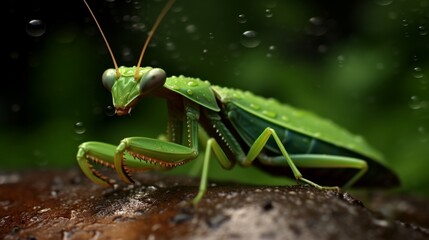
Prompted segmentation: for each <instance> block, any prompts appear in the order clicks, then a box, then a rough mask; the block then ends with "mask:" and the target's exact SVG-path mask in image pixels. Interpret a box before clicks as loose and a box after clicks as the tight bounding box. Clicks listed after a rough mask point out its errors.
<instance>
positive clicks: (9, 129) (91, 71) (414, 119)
mask: <svg viewBox="0 0 429 240" xmlns="http://www.w3.org/2000/svg"><path fill="white" fill-rule="evenodd" d="M165 2H166V1H165V0H138V1H137V0H136V1H131V0H125V1H120V0H116V1H115V0H96V1H94V0H88V3H89V4H90V6H91V8H92V10H93V11H94V13H95V15H96V16H97V18H98V21H99V22H100V24H101V26H102V28H103V30H104V32H105V34H106V36H107V38H108V40H109V43H110V45H111V47H112V49H113V52H114V54H115V57H116V60H117V61H118V64H119V65H125V66H133V65H136V63H137V60H138V56H139V54H140V51H141V48H142V46H143V43H144V41H145V39H146V35H147V32H148V31H149V29H150V28H151V27H152V25H153V23H154V21H155V19H156V17H157V16H158V14H159V13H160V11H161V9H162V8H163V6H164V4H165ZM6 8H7V9H4V10H3V17H4V19H3V28H6V29H5V30H4V31H3V34H2V40H3V42H5V43H3V44H2V48H3V51H2V58H3V60H2V69H3V71H2V77H1V84H2V86H1V88H0V89H1V94H0V153H1V154H0V169H1V170H19V169H26V170H30V169H37V168H43V169H45V168H70V167H76V166H77V163H76V160H75V154H76V150H77V146H78V145H79V144H80V143H81V142H84V141H89V140H98V141H105V142H110V143H114V144H116V143H118V142H119V141H120V140H121V139H122V138H124V137H128V136H136V135H140V136H146V137H157V136H158V135H159V134H161V133H164V131H165V126H166V107H165V102H164V101H162V100H160V99H145V100H144V101H141V103H140V104H139V105H138V106H137V107H136V109H135V110H134V111H133V112H132V115H131V116H130V117H121V118H119V117H116V116H112V114H113V111H112V107H111V104H112V103H111V96H110V93H109V92H107V91H106V90H105V89H104V87H103V86H102V84H101V74H102V73H103V71H104V70H105V69H106V68H111V67H113V64H112V60H111V58H110V55H109V53H108V51H107V48H106V47H105V44H104V42H103V40H102V38H101V35H100V33H99V32H98V29H97V28H96V25H95V23H94V22H93V20H92V19H91V18H90V14H89V12H88V10H87V9H86V7H85V5H84V3H83V2H82V1H70V0H68V1H67V0H66V1H54V2H52V1H29V0H21V1H19V0H18V1H8V3H7V4H6ZM143 65H150V66H156V67H161V68H163V69H164V70H165V71H166V72H167V74H168V75H179V74H183V75H187V76H192V77H199V78H201V79H204V80H209V81H210V82H211V83H212V84H216V85H220V86H228V87H234V88H239V89H245V90H249V91H251V92H253V93H255V94H258V95H261V96H264V97H273V98H276V99H278V100H280V101H282V102H285V103H288V104H290V105H293V106H295V107H297V108H301V109H306V110H309V111H311V112H314V113H316V114H318V115H321V116H323V117H326V118H329V119H332V120H333V121H334V122H337V123H338V124H340V125H342V126H344V127H345V128H347V129H349V130H350V131H351V132H353V133H356V134H359V135H361V136H363V137H364V138H365V139H366V140H367V141H368V142H369V143H370V144H371V145H373V146H374V147H375V148H376V149H378V150H380V151H381V152H382V153H383V154H384V156H385V158H386V160H387V162H388V163H389V165H391V166H392V168H393V169H394V170H395V171H396V172H397V173H398V175H399V176H400V178H401V179H402V182H403V189H404V190H405V191H407V192H411V193H415V194H419V195H425V196H429V188H428V187H427V186H428V184H429V174H427V172H428V169H429V167H428V166H429V164H428V160H429V159H428V158H429V156H428V155H429V102H428V101H429V1H427V0H419V1H417V0H408V1H405V0H367V1H357V0H355V1H316V0H312V1H298V0H294V1H292V0H290V1H284V0H267V1H261V0H246V1H226V0H222V1H220V0H204V1H184V0H178V1H176V3H175V5H174V6H173V8H172V9H171V11H170V12H169V13H168V14H167V16H166V17H165V19H164V21H163V22H162V23H161V25H160V27H159V29H158V30H157V31H156V34H155V36H154V38H153V40H152V42H151V44H150V47H149V49H148V50H147V54H146V55H145V57H144V60H143ZM196 162H198V161H196ZM215 165H216V166H218V164H217V163H215ZM215 168H216V167H215ZM215 168H213V170H212V171H213V172H216V171H219V167H217V168H216V169H215ZM241 172H245V173H251V174H256V173H254V172H253V170H247V169H246V171H241ZM194 173H195V171H194ZM224 173H225V171H220V172H219V173H216V174H215V175H216V176H218V177H219V176H220V175H221V174H224ZM227 174H230V173H227ZM254 176H255V175H252V177H246V176H243V177H240V176H239V177H237V176H236V178H235V179H236V180H240V181H242V180H243V179H252V180H253V181H256V182H259V180H258V178H255V177H254ZM263 177H264V176H262V175H261V179H262V178H263ZM265 177H266V176H265ZM255 179H256V180H255ZM268 180H269V179H268ZM261 181H262V180H261Z"/></svg>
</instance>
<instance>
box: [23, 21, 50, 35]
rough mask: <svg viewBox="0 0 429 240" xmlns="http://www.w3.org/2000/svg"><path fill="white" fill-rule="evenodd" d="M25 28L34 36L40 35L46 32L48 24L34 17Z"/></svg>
mask: <svg viewBox="0 0 429 240" xmlns="http://www.w3.org/2000/svg"><path fill="white" fill-rule="evenodd" d="M25 30H26V31H27V33H28V35H30V36H32V37H40V36H42V35H43V34H44V33H45V31H46V26H45V24H44V23H43V22H42V21H41V20H38V19H34V20H31V21H30V22H28V24H27V27H26V29H25Z"/></svg>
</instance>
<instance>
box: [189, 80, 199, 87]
mask: <svg viewBox="0 0 429 240" xmlns="http://www.w3.org/2000/svg"><path fill="white" fill-rule="evenodd" d="M188 86H189V87H196V86H198V83H197V82H195V81H189V82H188Z"/></svg>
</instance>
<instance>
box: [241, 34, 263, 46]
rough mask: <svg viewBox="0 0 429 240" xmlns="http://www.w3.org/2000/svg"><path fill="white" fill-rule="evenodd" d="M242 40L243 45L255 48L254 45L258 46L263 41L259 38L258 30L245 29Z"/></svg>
mask: <svg viewBox="0 0 429 240" xmlns="http://www.w3.org/2000/svg"><path fill="white" fill-rule="evenodd" d="M240 42H241V45H243V46H245V47H247V48H254V47H257V46H258V45H259V43H261V40H260V39H259V38H258V33H257V32H255V31H253V30H250V31H245V32H244V33H243V34H242V35H241V40H240Z"/></svg>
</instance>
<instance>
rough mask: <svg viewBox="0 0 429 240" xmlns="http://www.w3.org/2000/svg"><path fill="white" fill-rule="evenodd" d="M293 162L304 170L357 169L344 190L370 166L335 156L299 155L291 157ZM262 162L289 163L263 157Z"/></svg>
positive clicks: (276, 164) (281, 158)
mask: <svg viewBox="0 0 429 240" xmlns="http://www.w3.org/2000/svg"><path fill="white" fill-rule="evenodd" d="M290 157H291V159H292V160H293V162H294V163H295V165H296V166H298V167H304V168H351V169H357V170H358V171H357V173H356V174H355V175H354V176H353V177H352V178H350V179H349V180H348V181H347V182H346V184H344V186H343V188H349V187H351V186H352V185H353V184H354V183H355V182H356V181H357V180H359V179H360V178H361V177H362V176H363V175H364V174H365V173H366V171H367V170H368V164H367V163H366V161H364V160H362V159H357V158H352V157H345V156H333V155H324V154H297V155H292V156H290ZM259 159H260V162H261V163H263V164H265V165H272V166H285V165H287V161H286V160H285V158H284V157H283V156H277V157H268V156H261V157H260V158H259Z"/></svg>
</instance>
